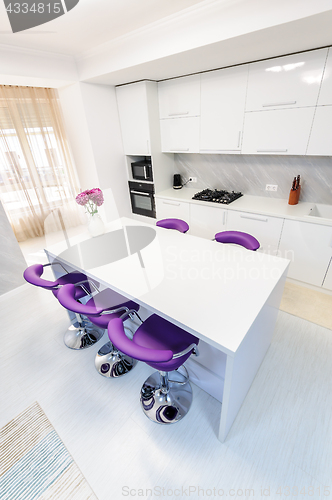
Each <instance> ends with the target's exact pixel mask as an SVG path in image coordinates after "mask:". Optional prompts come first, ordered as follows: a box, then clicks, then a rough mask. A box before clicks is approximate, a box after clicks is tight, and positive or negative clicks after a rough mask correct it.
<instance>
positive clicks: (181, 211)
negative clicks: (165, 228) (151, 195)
mask: <svg viewBox="0 0 332 500" xmlns="http://www.w3.org/2000/svg"><path fill="white" fill-rule="evenodd" d="M156 210H157V219H158V220H160V219H173V218H175V219H182V220H184V221H185V222H186V223H187V224H189V225H190V215H189V214H190V208H189V203H183V202H181V201H176V200H168V199H166V198H158V197H156Z"/></svg>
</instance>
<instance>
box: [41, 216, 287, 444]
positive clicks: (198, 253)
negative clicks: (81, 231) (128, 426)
mask: <svg viewBox="0 0 332 500" xmlns="http://www.w3.org/2000/svg"><path fill="white" fill-rule="evenodd" d="M46 253H47V255H48V259H49V260H50V261H51V262H52V261H54V260H59V261H61V262H62V263H63V264H64V265H65V266H66V267H67V269H78V270H81V271H83V272H85V273H86V274H87V275H88V276H90V277H91V278H95V279H96V280H98V281H99V282H100V283H101V284H102V285H103V286H105V287H109V288H112V289H114V290H116V291H118V292H119V293H121V294H123V295H124V296H125V297H128V298H130V299H133V300H135V301H136V302H137V303H139V304H140V305H141V306H142V307H144V308H145V309H146V310H147V311H149V312H151V313H156V314H159V315H160V316H162V317H163V318H165V319H167V320H169V321H171V322H173V323H174V324H176V325H178V326H180V327H181V328H184V329H185V330H187V331H188V332H190V333H192V334H194V335H196V336H198V337H199V338H200V339H201V340H202V346H204V345H207V346H212V347H213V348H214V349H213V350H214V351H215V352H216V351H217V352H219V353H220V360H223V362H225V369H224V377H222V378H220V379H219V380H220V384H222V385H223V387H222V388H221V392H220V394H222V399H221V402H222V404H221V418H220V427H219V436H218V437H219V439H220V441H224V440H225V438H226V436H227V433H228V431H229V429H230V427H231V425H232V423H233V421H234V419H235V417H236V415H237V413H238V411H239V409H240V407H241V405H242V402H243V400H244V398H245V396H246V394H247V392H248V390H249V388H250V385H251V383H252V381H253V379H254V377H255V375H256V373H257V370H258V368H259V366H260V364H261V362H262V360H263V358H264V356H265V354H266V351H267V349H268V347H269V345H270V342H271V338H272V334H273V331H274V328H275V323H276V318H277V313H278V309H279V304H280V300H281V296H282V292H283V288H284V283H285V279H286V273H287V268H288V265H289V261H288V260H285V259H281V258H278V257H274V256H271V255H267V254H262V253H258V252H250V251H248V250H245V249H243V248H240V247H235V246H232V245H222V244H219V243H217V242H215V241H209V240H206V239H203V238H199V237H196V236H191V235H189V234H182V233H179V232H177V231H174V230H167V229H164V228H160V227H154V226H151V225H149V224H144V223H140V222H137V221H134V220H132V219H119V220H117V221H115V222H113V223H112V224H110V225H109V227H108V229H107V232H106V233H105V234H104V235H101V236H98V237H96V238H90V237H88V236H86V237H83V238H81V241H78V240H77V239H76V240H70V239H68V238H67V240H66V241H65V240H63V242H62V243H60V244H58V245H55V246H52V247H49V248H47V249H46ZM198 360H199V358H198ZM215 362H216V360H215V359H214V363H215ZM214 380H215V379H214ZM115 383H116V381H115ZM198 385H199V381H198ZM208 392H209V391H208Z"/></svg>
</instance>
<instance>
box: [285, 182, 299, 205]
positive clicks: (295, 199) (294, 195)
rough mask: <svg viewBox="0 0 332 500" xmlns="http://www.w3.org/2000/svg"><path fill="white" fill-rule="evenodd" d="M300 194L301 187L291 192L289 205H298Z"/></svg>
mask: <svg viewBox="0 0 332 500" xmlns="http://www.w3.org/2000/svg"><path fill="white" fill-rule="evenodd" d="M300 192H301V186H299V187H298V188H297V189H294V191H293V190H292V189H291V190H290V193H289V199H288V205H297V204H298V202H299V197H300Z"/></svg>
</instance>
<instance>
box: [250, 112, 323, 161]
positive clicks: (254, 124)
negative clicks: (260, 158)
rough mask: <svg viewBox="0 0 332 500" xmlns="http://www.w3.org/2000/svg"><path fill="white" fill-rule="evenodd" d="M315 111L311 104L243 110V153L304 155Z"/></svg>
mask: <svg viewBox="0 0 332 500" xmlns="http://www.w3.org/2000/svg"><path fill="white" fill-rule="evenodd" d="M314 112H315V108H314V107H312V108H294V109H279V110H271V111H254V112H250V113H246V114H245V121H244V133H243V143H242V153H243V154H277V155H304V154H305V153H306V150H307V146H308V141H309V136H310V129H311V125H312V122H313V117H314Z"/></svg>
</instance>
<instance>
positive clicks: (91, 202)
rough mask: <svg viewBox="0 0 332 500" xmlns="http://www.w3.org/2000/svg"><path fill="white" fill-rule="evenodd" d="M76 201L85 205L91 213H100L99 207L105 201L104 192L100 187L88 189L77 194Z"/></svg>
mask: <svg viewBox="0 0 332 500" xmlns="http://www.w3.org/2000/svg"><path fill="white" fill-rule="evenodd" d="M76 202H77V203H78V204H79V205H82V206H84V207H85V209H86V211H87V212H88V213H89V214H90V215H94V214H97V213H98V207H100V205H102V204H103V203H104V196H103V192H102V190H101V189H99V188H93V189H87V190H86V191H83V192H82V193H80V194H78V195H77V196H76Z"/></svg>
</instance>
